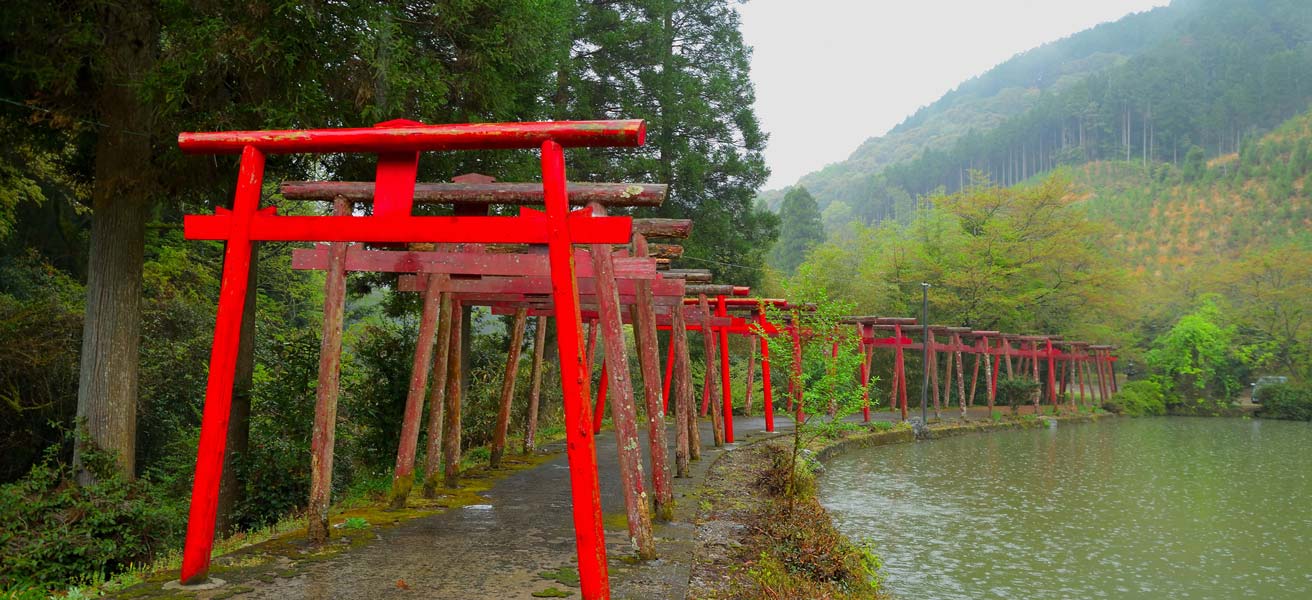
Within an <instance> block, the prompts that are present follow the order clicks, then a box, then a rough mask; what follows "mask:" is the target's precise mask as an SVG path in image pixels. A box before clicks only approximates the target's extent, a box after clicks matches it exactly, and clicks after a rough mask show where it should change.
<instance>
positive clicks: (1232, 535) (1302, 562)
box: [819, 418, 1312, 600]
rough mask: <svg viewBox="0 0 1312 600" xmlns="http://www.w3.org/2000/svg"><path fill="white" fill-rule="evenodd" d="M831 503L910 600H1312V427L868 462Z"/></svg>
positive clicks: (845, 469)
mask: <svg viewBox="0 0 1312 600" xmlns="http://www.w3.org/2000/svg"><path fill="white" fill-rule="evenodd" d="M819 494H820V499H821V502H822V503H823V504H824V505H825V507H826V508H828V509H829V511H830V513H831V514H832V515H833V517H834V521H835V523H836V524H837V525H838V528H839V529H840V530H842V531H843V532H844V533H846V534H847V535H848V536H850V537H852V538H853V539H864V540H867V541H869V542H870V543H871V544H872V545H873V546H874V549H875V551H876V553H877V554H879V555H880V557H881V558H882V559H883V561H884V570H883V573H884V577H885V580H886V585H887V588H888V589H889V590H891V591H892V592H893V594H894V596H895V597H896V598H899V599H901V600H907V599H913V598H936V599H938V598H972V599H973V598H1018V599H1035V598H1267V599H1275V598H1312V424H1308V423H1293V422H1282V421H1263V420H1241V419H1205V418H1155V419H1115V420H1110V422H1108V421H1104V422H1102V423H1098V424H1062V425H1061V426H1059V427H1056V428H1052V429H1037V430H1025V431H1009V432H999V433H992V434H984V435H972V436H964V437H957V438H949V439H943V440H936V441H933V442H928V443H917V444H899V445H895V446H886V447H880V448H871V449H866V450H858V451H853V452H849V453H846V454H843V455H840V456H838V457H836V458H835V459H833V460H832V461H830V462H829V463H828V465H827V468H826V470H825V473H824V475H823V476H822V477H821V478H820V482H819Z"/></svg>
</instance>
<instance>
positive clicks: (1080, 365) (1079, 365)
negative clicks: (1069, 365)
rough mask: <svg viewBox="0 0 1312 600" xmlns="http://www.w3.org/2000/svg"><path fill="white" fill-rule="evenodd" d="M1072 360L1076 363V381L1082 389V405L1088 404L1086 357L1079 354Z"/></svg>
mask: <svg viewBox="0 0 1312 600" xmlns="http://www.w3.org/2000/svg"><path fill="white" fill-rule="evenodd" d="M1072 362H1074V363H1075V382H1076V385H1078V386H1079V389H1080V405H1081V406H1088V404H1089V402H1088V399H1087V398H1085V395H1084V357H1082V356H1077V357H1075V360H1074V361H1072Z"/></svg>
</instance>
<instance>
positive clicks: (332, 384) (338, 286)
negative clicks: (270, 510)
mask: <svg viewBox="0 0 1312 600" xmlns="http://www.w3.org/2000/svg"><path fill="white" fill-rule="evenodd" d="M333 214H337V215H347V214H351V204H350V203H349V202H347V201H346V199H345V198H337V199H335V200H334V201H333ZM327 267H328V268H327V273H326V275H325V277H324V292H323V337H322V339H321V340H320V342H319V382H318V386H317V387H316V388H315V394H314V398H315V400H314V430H313V432H312V433H311V435H310V501H309V506H307V507H306V512H307V513H308V515H309V516H308V517H307V521H308V530H309V538H310V541H311V542H315V543H323V542H325V541H327V540H328V531H329V530H328V506H329V505H330V504H331V500H332V485H333V446H334V444H335V440H336V437H337V396H338V392H339V390H340V385H341V375H342V317H343V314H344V313H345V312H346V244H344V243H341V242H338V243H336V244H333V245H332V247H331V248H330V249H329V252H328V265H327Z"/></svg>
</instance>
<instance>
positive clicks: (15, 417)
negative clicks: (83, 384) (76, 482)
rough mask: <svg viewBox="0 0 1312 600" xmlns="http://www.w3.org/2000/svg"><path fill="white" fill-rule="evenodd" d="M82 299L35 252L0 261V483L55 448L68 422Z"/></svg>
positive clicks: (78, 287) (72, 410)
mask: <svg viewBox="0 0 1312 600" xmlns="http://www.w3.org/2000/svg"><path fill="white" fill-rule="evenodd" d="M83 293H84V292H83V290H82V286H81V285H79V284H78V283H77V282H76V281H74V280H73V279H72V278H70V277H69V276H68V275H67V274H66V273H64V272H63V271H61V270H59V269H57V268H55V267H54V266H52V265H50V264H49V263H47V262H45V261H44V260H43V259H42V258H41V257H40V256H39V255H37V254H36V253H35V252H28V253H26V254H21V255H18V256H13V257H5V256H0V456H3V457H4V459H3V460H0V482H4V481H12V480H14V479H16V478H18V477H20V476H22V475H23V474H24V473H25V472H26V471H27V469H28V467H29V466H31V465H32V464H34V463H35V462H37V461H38V460H40V458H41V456H42V454H41V453H42V451H43V450H44V449H45V448H47V447H49V446H51V445H60V444H61V443H62V440H63V438H64V435H63V432H62V429H61V424H67V423H71V422H72V419H73V414H74V413H75V411H76V406H77V405H76V400H77V360H78V350H79V346H80V343H79V342H80V340H81V336H82V296H83ZM68 449H70V448H65V450H68Z"/></svg>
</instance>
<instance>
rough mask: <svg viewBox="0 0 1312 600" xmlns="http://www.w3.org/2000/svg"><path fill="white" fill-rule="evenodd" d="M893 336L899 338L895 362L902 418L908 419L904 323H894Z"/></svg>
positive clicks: (896, 345) (896, 344) (895, 346)
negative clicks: (903, 339) (903, 340)
mask: <svg viewBox="0 0 1312 600" xmlns="http://www.w3.org/2000/svg"><path fill="white" fill-rule="evenodd" d="M893 337H895V338H897V341H896V343H895V345H894V348H896V349H897V354H896V357H895V359H896V363H895V364H894V373H895V376H896V378H897V392H898V400H899V401H900V402H901V407H902V420H903V421H905V420H907V365H906V360H905V359H904V357H903V353H902V325H901V324H898V323H894V324H893Z"/></svg>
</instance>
